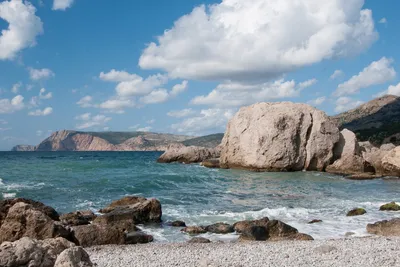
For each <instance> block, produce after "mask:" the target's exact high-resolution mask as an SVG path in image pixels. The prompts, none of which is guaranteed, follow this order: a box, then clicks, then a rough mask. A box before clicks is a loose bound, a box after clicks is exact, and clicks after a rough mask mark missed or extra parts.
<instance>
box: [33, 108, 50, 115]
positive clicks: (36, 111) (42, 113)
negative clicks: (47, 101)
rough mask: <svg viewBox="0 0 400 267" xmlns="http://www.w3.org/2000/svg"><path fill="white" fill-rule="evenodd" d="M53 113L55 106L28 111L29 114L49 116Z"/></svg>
mask: <svg viewBox="0 0 400 267" xmlns="http://www.w3.org/2000/svg"><path fill="white" fill-rule="evenodd" d="M51 113H53V108H51V107H47V108H45V109H43V110H40V109H37V110H35V111H31V112H29V113H28V115H29V116H48V115H50V114H51Z"/></svg>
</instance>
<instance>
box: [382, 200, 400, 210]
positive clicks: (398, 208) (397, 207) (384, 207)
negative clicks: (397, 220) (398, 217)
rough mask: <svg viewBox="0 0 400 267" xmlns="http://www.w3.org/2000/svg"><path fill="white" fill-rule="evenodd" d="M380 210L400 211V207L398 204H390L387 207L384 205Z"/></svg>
mask: <svg viewBox="0 0 400 267" xmlns="http://www.w3.org/2000/svg"><path fill="white" fill-rule="evenodd" d="M379 210H382V211H399V210H400V205H398V204H396V202H390V203H387V204H385V205H382V206H381V207H380V208H379Z"/></svg>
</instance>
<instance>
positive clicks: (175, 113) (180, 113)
mask: <svg viewBox="0 0 400 267" xmlns="http://www.w3.org/2000/svg"><path fill="white" fill-rule="evenodd" d="M194 113H195V111H194V110H192V109H191V108H187V109H182V110H172V111H170V112H168V113H167V115H168V116H170V117H174V118H184V117H189V116H191V115H194Z"/></svg>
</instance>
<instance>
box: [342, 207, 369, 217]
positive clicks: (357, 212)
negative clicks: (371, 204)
mask: <svg viewBox="0 0 400 267" xmlns="http://www.w3.org/2000/svg"><path fill="white" fill-rule="evenodd" d="M365 213H367V211H366V210H365V209H363V208H357V209H353V210H351V211H349V212H348V213H347V215H346V216H348V217H350V216H360V215H364V214H365Z"/></svg>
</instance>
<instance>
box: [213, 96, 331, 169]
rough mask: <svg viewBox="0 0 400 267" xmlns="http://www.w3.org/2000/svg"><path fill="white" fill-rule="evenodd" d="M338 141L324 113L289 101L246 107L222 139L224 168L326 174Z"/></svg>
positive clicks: (221, 158)
mask: <svg viewBox="0 0 400 267" xmlns="http://www.w3.org/2000/svg"><path fill="white" fill-rule="evenodd" d="M338 141H339V130H338V128H337V126H336V124H335V123H334V122H333V121H331V119H330V118H329V117H328V116H327V115H326V114H325V113H324V112H322V111H319V110H317V109H315V108H313V107H311V106H309V105H306V104H295V103H290V102H281V103H258V104H255V105H252V106H249V107H243V108H241V109H240V111H239V112H238V113H237V114H236V115H235V116H234V117H233V118H232V119H231V121H230V122H229V124H228V127H227V130H226V133H225V136H224V138H223V140H222V144H221V147H222V151H221V157H220V164H221V167H222V168H244V169H250V170H258V171H301V170H309V171H324V170H325V168H326V167H327V166H328V165H329V164H331V161H332V159H333V148H334V145H335V144H336V143H337V142H338Z"/></svg>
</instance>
